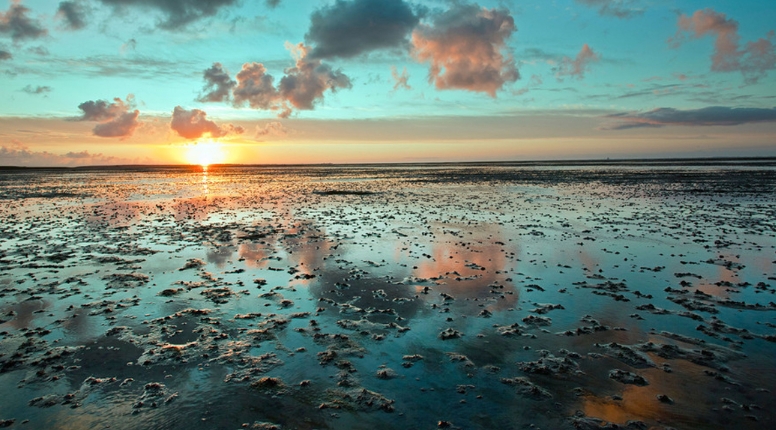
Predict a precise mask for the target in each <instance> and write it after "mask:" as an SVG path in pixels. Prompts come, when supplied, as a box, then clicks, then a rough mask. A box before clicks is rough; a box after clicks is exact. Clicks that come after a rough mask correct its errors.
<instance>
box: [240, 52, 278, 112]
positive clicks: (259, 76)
mask: <svg viewBox="0 0 776 430" xmlns="http://www.w3.org/2000/svg"><path fill="white" fill-rule="evenodd" d="M273 81H274V78H273V77H272V75H269V74H267V69H266V68H265V67H264V65H263V64H261V63H245V64H243V66H242V70H240V73H238V74H237V86H236V87H235V88H234V90H233V95H234V105H235V106H243V105H245V104H246V103H247V104H248V106H250V107H251V108H253V109H273V110H274V109H277V108H278V107H277V103H278V92H277V90H276V89H275V85H274V84H273Z"/></svg>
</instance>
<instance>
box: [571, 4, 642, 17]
mask: <svg viewBox="0 0 776 430" xmlns="http://www.w3.org/2000/svg"><path fill="white" fill-rule="evenodd" d="M576 2H577V3H581V4H583V5H585V6H589V7H597V8H598V14H599V15H602V16H613V17H615V18H621V19H622V18H632V17H634V16H636V15H641V14H643V13H644V9H643V8H638V7H636V6H637V5H638V4H639V3H640V1H639V0H576Z"/></svg>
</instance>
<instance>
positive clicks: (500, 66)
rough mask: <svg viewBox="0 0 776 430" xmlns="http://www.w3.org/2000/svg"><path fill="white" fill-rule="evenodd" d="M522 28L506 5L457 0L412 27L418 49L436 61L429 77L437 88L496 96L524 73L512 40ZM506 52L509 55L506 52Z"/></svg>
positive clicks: (417, 52) (420, 58)
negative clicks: (491, 6) (498, 6)
mask: <svg viewBox="0 0 776 430" xmlns="http://www.w3.org/2000/svg"><path fill="white" fill-rule="evenodd" d="M515 31H516V28H515V23H514V19H513V18H512V16H511V15H510V14H509V11H508V10H505V9H485V8H480V7H479V6H477V5H475V4H464V3H454V5H453V7H452V8H451V9H449V10H447V11H445V12H443V13H441V14H439V15H436V16H434V17H433V20H432V24H430V25H429V24H420V25H419V26H418V27H416V29H415V30H414V31H413V32H412V46H413V49H412V53H413V55H414V57H415V58H416V59H417V60H418V61H420V62H429V63H431V68H430V70H429V82H433V83H434V84H435V85H436V87H437V89H440V90H446V89H462V90H468V91H476V92H484V93H487V94H489V95H490V96H492V97H495V96H496V91H498V90H500V89H501V88H502V87H503V86H504V84H506V83H508V82H514V81H516V80H517V79H518V78H519V77H520V75H519V73H518V71H517V68H516V67H515V62H514V59H513V58H512V56H511V54H510V53H509V52H506V51H508V49H507V45H506V41H507V39H509V37H510V36H511V35H512V33H514V32H515ZM505 52H506V55H505Z"/></svg>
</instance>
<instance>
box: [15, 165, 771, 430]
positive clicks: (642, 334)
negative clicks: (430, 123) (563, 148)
mask: <svg viewBox="0 0 776 430" xmlns="http://www.w3.org/2000/svg"><path fill="white" fill-rule="evenodd" d="M774 185H776V169H774V168H773V167H772V166H768V165H737V164H730V165H699V166H690V167H682V166H676V165H661V164H651V165H625V166H616V165H600V166H596V165H585V166H574V165H569V166H523V165H434V166H349V167H345V168H343V167H338V166H319V167H298V166H297V167H294V166H287V167H223V166H221V167H218V166H216V167H211V168H209V169H208V170H206V171H203V170H202V169H201V168H169V167H168V168H161V167H160V168H138V169H129V168H126V169H102V170H101V169H84V170H80V169H76V170H32V171H24V170H23V171H5V172H2V171H0V202H2V205H0V222H2V225H3V228H2V230H1V231H0V388H2V392H3V393H6V396H5V397H6V399H4V401H3V402H0V420H15V421H13V423H12V424H10V423H11V421H8V422H7V423H9V424H10V425H12V426H22V423H25V424H26V425H27V427H28V428H52V429H59V428H63V429H64V428H69V429H73V428H75V429H77V428H107V427H110V428H114V429H115V428H119V429H121V428H159V429H163V428H165V429H166V428H187V429H212V428H219V429H221V428H223V429H237V428H242V427H243V425H244V424H245V425H247V426H248V427H254V428H272V426H277V427H282V428H434V427H437V426H442V427H444V426H445V425H447V424H449V426H450V427H451V428H454V427H459V428H505V429H509V428H545V429H548V428H549V429H555V428H614V425H615V424H616V425H620V426H624V425H626V424H627V423H628V422H629V421H630V422H631V423H630V426H631V428H670V427H673V428H720V429H721V428H732V427H735V428H771V427H773V426H774V421H775V420H776V417H775V416H774V412H773V411H772V410H771V409H770V408H769V405H770V404H772V403H773V401H774V400H775V399H774V394H773V393H774V391H776V376H775V375H774V374H773V372H772V369H773V366H774V364H776V359H775V358H774V357H776V304H775V303H774V302H776V297H774V287H773V286H772V285H776V270H774V269H775V266H776V261H775V260H776V255H775V253H776V248H775V246H776V221H774V220H776V216H775V215H776V213H775V212H776V199H775V198H774V197H775V195H774V189H775V188H774ZM616 369H619V370H621V372H616V371H615V370H616ZM663 396H667V397H668V398H666V397H663ZM659 398H662V399H663V400H662V401H661V400H660V399H659ZM27 420H29V421H27ZM531 426H533V427H531ZM607 426H609V427H607Z"/></svg>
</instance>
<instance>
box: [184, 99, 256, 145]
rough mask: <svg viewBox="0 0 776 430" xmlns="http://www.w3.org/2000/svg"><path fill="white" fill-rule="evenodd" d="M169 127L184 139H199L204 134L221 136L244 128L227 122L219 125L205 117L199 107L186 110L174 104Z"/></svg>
mask: <svg viewBox="0 0 776 430" xmlns="http://www.w3.org/2000/svg"><path fill="white" fill-rule="evenodd" d="M170 128H171V129H173V130H174V131H175V132H177V133H178V135H180V136H181V137H185V138H186V139H199V138H200V137H202V136H204V135H205V134H209V135H210V137H213V138H216V137H223V136H226V135H227V134H229V133H234V134H242V133H243V132H245V129H243V128H242V127H239V126H233V125H231V124H227V125H225V126H223V127H222V126H219V125H218V124H216V123H215V122H213V121H210V120H209V119H207V113H205V111H202V110H199V109H192V110H186V109H184V108H182V107H180V106H175V109H174V110H173V112H172V121H170Z"/></svg>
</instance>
